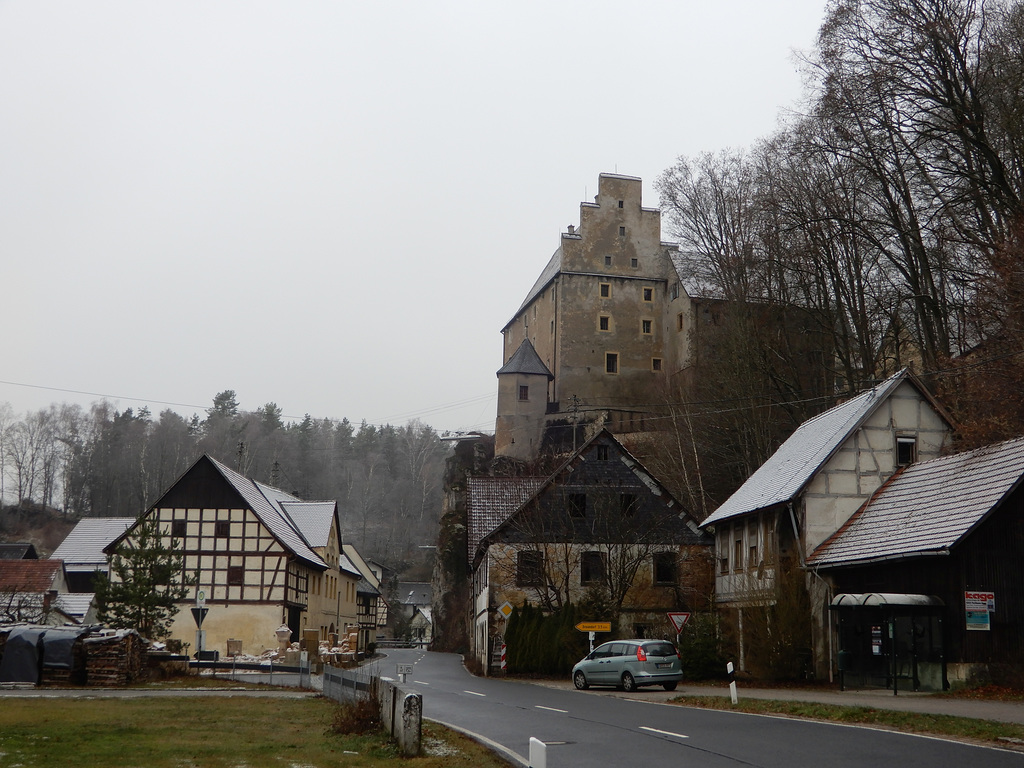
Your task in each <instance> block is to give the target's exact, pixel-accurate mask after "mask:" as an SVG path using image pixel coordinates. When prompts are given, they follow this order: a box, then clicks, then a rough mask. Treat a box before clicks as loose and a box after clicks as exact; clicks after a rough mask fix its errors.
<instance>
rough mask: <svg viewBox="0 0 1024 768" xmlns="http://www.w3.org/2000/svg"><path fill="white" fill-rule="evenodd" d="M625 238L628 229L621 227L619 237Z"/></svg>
mask: <svg viewBox="0 0 1024 768" xmlns="http://www.w3.org/2000/svg"><path fill="white" fill-rule="evenodd" d="M625 236H626V228H625V227H619V237H625Z"/></svg>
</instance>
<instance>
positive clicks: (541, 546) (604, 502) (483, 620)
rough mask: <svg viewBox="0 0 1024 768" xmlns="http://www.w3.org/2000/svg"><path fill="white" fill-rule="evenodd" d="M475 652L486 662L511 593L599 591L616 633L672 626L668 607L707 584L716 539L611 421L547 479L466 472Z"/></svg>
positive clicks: (694, 599) (514, 599) (697, 595)
mask: <svg viewBox="0 0 1024 768" xmlns="http://www.w3.org/2000/svg"><path fill="white" fill-rule="evenodd" d="M466 490H467V515H468V516H467V521H468V547H469V559H470V564H471V574H472V588H473V608H472V611H473V615H472V626H473V633H472V637H471V641H470V642H471V654H472V655H473V656H474V657H475V659H476V660H477V661H478V662H479V663H480V664H481V665H482V666H483V667H484V668H485V669H486V668H487V666H488V663H489V662H490V661H491V660H492V658H493V656H494V653H493V650H494V648H495V647H500V644H501V642H502V635H503V633H504V627H505V618H506V617H505V615H504V614H503V613H502V612H500V610H499V609H500V608H501V607H502V606H504V605H505V604H506V603H507V604H508V605H511V606H522V605H523V604H524V603H525V602H526V601H529V602H530V603H532V604H533V605H538V606H541V607H542V608H545V609H547V610H552V611H553V610H557V609H558V608H560V607H562V606H564V605H566V604H568V603H579V602H580V600H582V599H583V598H584V596H585V595H586V594H587V593H588V591H595V592H599V593H601V594H603V595H604V596H605V599H606V600H607V601H609V603H610V604H611V605H613V606H614V607H615V610H616V612H617V614H618V616H619V618H618V624H619V626H618V627H616V628H615V631H618V632H619V633H620V635H621V634H622V633H625V634H626V635H630V636H636V637H645V636H646V637H661V636H663V635H666V634H668V633H669V632H671V629H670V628H669V623H668V618H667V616H666V612H668V611H678V610H693V609H695V608H696V607H698V606H700V605H701V604H702V602H703V601H704V600H706V599H707V598H708V595H709V592H710V573H709V570H710V564H709V558H708V556H707V555H708V552H709V547H710V544H711V540H710V538H708V537H707V536H706V535H704V534H703V533H702V532H701V530H700V528H699V527H698V525H697V523H696V521H695V520H694V519H693V518H692V517H691V516H690V515H689V514H688V513H687V512H686V510H684V509H683V508H682V507H681V506H680V505H679V503H678V502H677V501H676V500H675V499H674V498H673V497H672V495H671V494H670V493H669V492H668V491H666V490H665V488H664V487H663V486H662V485H661V484H660V483H659V482H658V481H657V479H655V478H654V477H653V476H652V475H651V474H650V473H649V472H648V471H647V470H646V469H645V468H644V467H643V466H642V465H641V464H640V463H639V462H638V461H637V460H636V459H635V458H634V457H633V456H632V455H630V453H629V452H628V451H627V450H626V449H625V448H624V447H623V446H622V444H621V443H620V442H619V441H618V440H616V439H615V437H614V436H613V435H612V434H611V433H610V432H608V431H607V430H602V431H600V432H599V433H598V434H597V435H595V436H594V437H593V438H591V439H590V440H589V441H587V443H586V444H584V445H583V446H582V447H581V448H580V449H579V450H577V451H576V452H575V453H574V454H573V455H572V456H571V457H570V458H569V459H568V460H567V461H566V462H565V463H564V464H562V466H561V467H560V468H559V469H558V470H557V471H555V472H554V473H553V474H551V475H550V476H547V477H491V476H487V477H481V476H476V477H470V478H469V479H468V481H467V489H466Z"/></svg>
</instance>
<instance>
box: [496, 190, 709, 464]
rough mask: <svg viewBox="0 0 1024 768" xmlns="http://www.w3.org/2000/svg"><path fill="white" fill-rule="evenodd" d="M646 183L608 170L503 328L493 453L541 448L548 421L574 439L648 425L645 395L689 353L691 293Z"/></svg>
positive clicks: (566, 439)
mask: <svg viewBox="0 0 1024 768" xmlns="http://www.w3.org/2000/svg"><path fill="white" fill-rule="evenodd" d="M641 192H642V190H641V180H640V179H639V178H636V177H634V176H622V175H619V174H611V173H603V174H601V175H600V177H599V182H598V193H597V196H596V197H595V199H594V202H593V203H588V202H584V203H581V204H580V224H579V227H578V228H577V227H573V226H570V227H569V228H568V231H567V232H563V233H562V235H561V243H560V246H559V248H558V249H557V250H556V251H555V253H554V255H553V256H552V257H551V260H550V261H549V262H548V264H547V266H546V267H545V268H544V270H543V271H542V272H541V275H540V277H539V278H538V279H537V281H536V283H535V284H534V286H533V288H532V289H531V290H530V292H529V294H528V295H527V297H526V299H525V300H524V301H523V303H522V305H521V306H520V307H519V309H518V311H517V312H516V314H515V316H514V317H513V318H512V319H511V320H510V321H509V322H508V324H507V325H506V326H505V327H504V328H503V329H502V334H503V344H504V351H503V358H502V359H503V361H504V363H505V364H504V365H503V366H502V368H501V369H500V370H499V371H498V414H497V421H496V425H495V453H496V455H498V456H510V457H514V458H519V459H531V458H534V457H536V456H537V455H538V454H539V453H540V452H541V449H542V444H543V442H544V441H545V440H550V439H551V432H552V428H555V427H559V426H561V427H562V428H563V430H565V431H568V432H570V433H571V432H575V431H576V429H577V426H576V425H577V424H589V425H591V427H590V428H589V429H587V428H586V427H580V428H579V429H580V434H578V435H577V434H570V435H569V436H563V439H562V442H563V443H565V444H566V445H571V444H573V442H575V443H576V444H578V445H582V443H583V442H584V441H585V440H586V438H588V437H590V436H592V435H593V434H594V433H595V432H596V431H597V429H599V428H600V426H602V425H604V426H607V427H609V428H611V429H612V430H613V431H615V432H631V431H642V430H643V428H644V426H643V419H644V416H645V411H644V408H643V407H642V404H643V403H645V402H648V401H647V399H646V398H645V397H644V393H647V392H652V391H657V389H658V388H660V387H661V386H663V384H664V381H665V377H666V376H668V375H671V374H672V373H675V372H678V371H679V370H681V369H682V368H684V367H685V366H686V365H687V363H688V360H689V354H690V352H689V342H688V338H689V334H688V332H689V330H690V327H691V325H692V322H693V317H694V302H693V301H692V300H691V298H690V297H689V296H688V295H687V292H686V290H685V288H684V287H683V285H682V282H681V280H680V278H679V274H678V273H677V270H676V266H675V261H674V258H673V256H674V255H675V254H677V253H678V249H677V247H676V246H675V245H673V244H671V243H665V242H662V240H661V212H660V211H659V210H658V209H656V208H645V207H644V206H643V202H642V200H641Z"/></svg>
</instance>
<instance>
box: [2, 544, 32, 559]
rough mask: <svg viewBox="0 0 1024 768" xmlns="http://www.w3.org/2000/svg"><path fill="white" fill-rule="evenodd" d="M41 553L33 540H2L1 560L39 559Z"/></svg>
mask: <svg viewBox="0 0 1024 768" xmlns="http://www.w3.org/2000/svg"><path fill="white" fill-rule="evenodd" d="M38 559H39V553H38V552H36V546H35V544H33V543H32V542H31V541H12V542H0V560H38Z"/></svg>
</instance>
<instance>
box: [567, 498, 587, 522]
mask: <svg viewBox="0 0 1024 768" xmlns="http://www.w3.org/2000/svg"><path fill="white" fill-rule="evenodd" d="M567 501H568V507H569V516H570V517H586V516H587V494H585V493H570V494H569V497H568V499H567Z"/></svg>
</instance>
